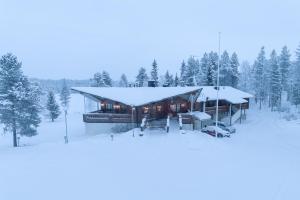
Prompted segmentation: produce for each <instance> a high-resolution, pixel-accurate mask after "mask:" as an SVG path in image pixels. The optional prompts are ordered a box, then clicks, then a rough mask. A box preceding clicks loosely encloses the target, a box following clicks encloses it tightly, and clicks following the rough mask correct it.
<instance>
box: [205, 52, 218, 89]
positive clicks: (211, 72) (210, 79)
mask: <svg viewBox="0 0 300 200" xmlns="http://www.w3.org/2000/svg"><path fill="white" fill-rule="evenodd" d="M218 57H219V56H218V54H217V53H215V52H213V51H212V52H210V53H209V55H208V63H209V64H208V66H209V69H208V72H207V75H206V76H207V83H208V85H217V71H218Z"/></svg>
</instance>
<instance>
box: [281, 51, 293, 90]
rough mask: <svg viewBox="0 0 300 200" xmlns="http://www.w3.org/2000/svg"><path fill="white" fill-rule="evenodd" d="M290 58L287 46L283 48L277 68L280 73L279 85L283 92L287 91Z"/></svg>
mask: <svg viewBox="0 0 300 200" xmlns="http://www.w3.org/2000/svg"><path fill="white" fill-rule="evenodd" d="M290 57H291V55H290V52H289V50H288V48H287V46H284V47H283V48H282V50H281V54H280V57H279V66H280V72H281V85H282V88H283V90H285V91H287V90H288V75H289V69H290V66H291V61H290Z"/></svg>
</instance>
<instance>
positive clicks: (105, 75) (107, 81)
mask: <svg viewBox="0 0 300 200" xmlns="http://www.w3.org/2000/svg"><path fill="white" fill-rule="evenodd" d="M102 79H103V82H104V85H105V87H112V79H111V78H110V75H109V73H108V72H107V71H103V72H102Z"/></svg>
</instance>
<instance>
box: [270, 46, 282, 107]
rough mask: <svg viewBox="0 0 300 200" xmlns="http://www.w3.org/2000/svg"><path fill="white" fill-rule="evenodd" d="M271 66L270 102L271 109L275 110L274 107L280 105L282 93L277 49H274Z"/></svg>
mask: <svg viewBox="0 0 300 200" xmlns="http://www.w3.org/2000/svg"><path fill="white" fill-rule="evenodd" d="M270 57H271V58H270V66H271V83H270V86H271V87H270V89H271V91H270V98H271V99H270V103H271V110H272V111H273V110H274V107H277V108H278V107H280V95H281V80H280V71H279V64H278V57H277V54H276V51H275V50H273V51H272V53H271V56H270Z"/></svg>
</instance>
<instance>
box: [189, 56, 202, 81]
mask: <svg viewBox="0 0 300 200" xmlns="http://www.w3.org/2000/svg"><path fill="white" fill-rule="evenodd" d="M199 69H200V63H199V61H198V60H196V59H195V58H194V57H193V56H191V57H190V58H189V59H188V62H187V71H186V72H187V73H186V84H187V85H188V86H195V85H198V83H197V78H198V73H199Z"/></svg>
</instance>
